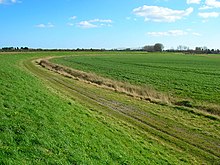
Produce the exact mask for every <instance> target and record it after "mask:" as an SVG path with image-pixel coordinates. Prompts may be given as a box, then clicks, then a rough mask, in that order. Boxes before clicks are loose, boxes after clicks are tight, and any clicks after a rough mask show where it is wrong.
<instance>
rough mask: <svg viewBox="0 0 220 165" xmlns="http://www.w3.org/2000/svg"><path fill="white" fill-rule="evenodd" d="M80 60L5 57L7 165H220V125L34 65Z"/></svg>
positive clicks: (0, 72) (0, 57) (0, 115)
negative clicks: (61, 60) (44, 60)
mask: <svg viewBox="0 0 220 165" xmlns="http://www.w3.org/2000/svg"><path fill="white" fill-rule="evenodd" d="M72 54H73V53H71V52H49V53H47V52H40V53H36V52H35V53H23V54H22V53H17V54H14V53H13V54H0V164H16V165H17V164H202V163H204V164H213V163H218V162H219V157H220V155H219V153H220V152H219V144H220V139H219V137H220V135H219V132H220V131H219V128H220V127H219V123H220V122H219V120H218V119H217V120H213V119H210V118H208V117H206V116H203V115H198V114H195V113H191V112H190V110H187V109H184V110H183V109H178V108H175V107H169V106H161V105H156V104H151V103H148V102H143V101H141V100H136V99H132V98H130V97H127V96H124V95H122V94H118V93H115V92H112V91H109V90H104V89H100V88H97V87H95V86H92V85H89V84H84V83H82V82H79V81H75V80H71V79H67V78H65V77H63V76H61V75H58V74H55V73H52V72H49V71H47V70H45V69H43V68H40V67H39V66H36V65H35V64H34V63H32V62H31V61H32V60H31V59H33V58H40V57H46V56H60V55H72ZM83 54H85V53H74V55H76V57H77V55H83ZM91 54H92V53H91Z"/></svg>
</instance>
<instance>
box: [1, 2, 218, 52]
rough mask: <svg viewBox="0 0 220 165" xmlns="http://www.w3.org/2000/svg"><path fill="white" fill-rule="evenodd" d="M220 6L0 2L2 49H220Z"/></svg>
mask: <svg viewBox="0 0 220 165" xmlns="http://www.w3.org/2000/svg"><path fill="white" fill-rule="evenodd" d="M219 28H220V0H0V47H6V46H13V47H24V46H27V47H29V48H51V49H52V48H60V49H65V48H69V49H72V48H74V49H75V48H105V49H112V48H139V47H143V46H144V45H154V44H155V43H162V44H163V45H164V46H165V48H166V49H170V48H174V49H176V48H177V46H178V45H184V46H187V47H189V48H191V49H194V48H195V47H196V46H201V47H203V46H206V47H208V48H210V49H212V48H214V49H217V48H218V49H219V48H220V42H219V40H220V30H219Z"/></svg>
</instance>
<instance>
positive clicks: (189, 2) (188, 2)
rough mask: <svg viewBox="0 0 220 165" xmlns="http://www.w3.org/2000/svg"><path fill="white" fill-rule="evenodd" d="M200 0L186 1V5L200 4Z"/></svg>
mask: <svg viewBox="0 0 220 165" xmlns="http://www.w3.org/2000/svg"><path fill="white" fill-rule="evenodd" d="M200 2H201V0H187V1H186V3H187V4H193V3H194V4H200Z"/></svg>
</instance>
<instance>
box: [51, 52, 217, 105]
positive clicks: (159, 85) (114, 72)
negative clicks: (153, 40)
mask: <svg viewBox="0 0 220 165" xmlns="http://www.w3.org/2000/svg"><path fill="white" fill-rule="evenodd" d="M51 61H52V62H55V63H58V64H62V65H65V66H69V67H72V68H75V69H79V70H83V71H85V72H94V73H96V74H98V75H101V76H104V77H108V78H111V79H116V80H119V81H125V82H130V83H132V84H136V85H142V86H144V85H145V86H150V87H153V88H154V89H156V90H158V91H163V92H166V93H167V94H168V95H170V96H174V97H180V98H184V99H190V101H191V100H192V102H196V101H200V102H203V103H204V102H206V103H215V104H220V97H219V93H220V86H219V84H220V56H219V55H184V54H174V53H142V52H140V53H137V52H135V53H132V52H128V53H121V54H120V53H112V54H111V53H109V55H106V56H102V55H101V56H77V57H64V58H56V59H52V60H51Z"/></svg>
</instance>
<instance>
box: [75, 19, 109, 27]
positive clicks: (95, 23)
mask: <svg viewBox="0 0 220 165" xmlns="http://www.w3.org/2000/svg"><path fill="white" fill-rule="evenodd" d="M112 22H113V21H112V20H110V19H92V20H88V21H81V22H79V23H78V24H77V25H78V26H79V27H80V28H84V29H89V28H97V27H102V26H112Z"/></svg>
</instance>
